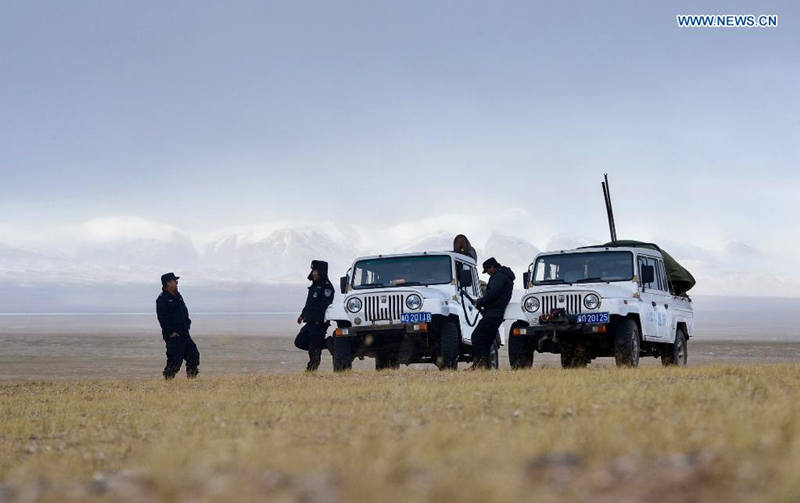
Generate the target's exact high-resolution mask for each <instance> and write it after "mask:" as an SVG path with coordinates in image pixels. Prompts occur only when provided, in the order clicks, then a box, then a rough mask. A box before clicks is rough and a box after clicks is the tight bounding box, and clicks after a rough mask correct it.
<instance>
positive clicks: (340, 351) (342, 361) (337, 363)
mask: <svg viewBox="0 0 800 503" xmlns="http://www.w3.org/2000/svg"><path fill="white" fill-rule="evenodd" d="M352 366H353V342H352V341H351V340H350V338H349V337H334V338H333V371H334V372H342V371H344V370H350V369H351V368H352Z"/></svg>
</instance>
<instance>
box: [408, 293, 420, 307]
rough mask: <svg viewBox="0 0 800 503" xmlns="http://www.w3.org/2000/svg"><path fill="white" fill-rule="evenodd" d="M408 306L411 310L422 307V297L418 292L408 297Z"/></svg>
mask: <svg viewBox="0 0 800 503" xmlns="http://www.w3.org/2000/svg"><path fill="white" fill-rule="evenodd" d="M406 307H407V308H409V309H411V310H416V309H419V308H420V307H422V297H420V296H419V295H417V294H416V293H412V294H411V295H409V296H408V297H406Z"/></svg>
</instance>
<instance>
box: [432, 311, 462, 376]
mask: <svg viewBox="0 0 800 503" xmlns="http://www.w3.org/2000/svg"><path fill="white" fill-rule="evenodd" d="M440 336H441V341H442V343H441V354H440V355H439V360H438V361H437V363H436V364H437V366H438V367H439V370H457V369H458V353H459V351H458V349H459V347H460V346H461V340H460V339H461V337H459V335H458V328H456V324H455V323H453V322H452V321H449V320H446V321H444V322H443V323H442V328H441V331H440Z"/></svg>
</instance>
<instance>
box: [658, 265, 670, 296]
mask: <svg viewBox="0 0 800 503" xmlns="http://www.w3.org/2000/svg"><path fill="white" fill-rule="evenodd" d="M658 269H659V270H660V271H661V279H662V282H661V289H662V290H664V291H665V292H669V278H667V269H666V268H665V267H664V261H663V260H659V261H658Z"/></svg>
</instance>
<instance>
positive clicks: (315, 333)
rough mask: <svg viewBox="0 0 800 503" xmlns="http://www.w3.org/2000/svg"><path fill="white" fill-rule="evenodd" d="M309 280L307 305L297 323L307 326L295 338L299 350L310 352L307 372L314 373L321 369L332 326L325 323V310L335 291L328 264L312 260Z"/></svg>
mask: <svg viewBox="0 0 800 503" xmlns="http://www.w3.org/2000/svg"><path fill="white" fill-rule="evenodd" d="M308 279H309V281H311V285H310V286H309V287H308V295H307V296H306V305H305V306H304V307H303V311H302V312H301V313H300V316H298V317H297V323H298V324H300V323H303V322H305V325H304V326H303V328H301V329H300V332H299V333H298V334H297V337H295V340H294V345H295V346H296V347H297V348H298V349H302V350H304V351H308V365H307V366H306V370H307V371H309V372H313V371H315V370H317V369H318V368H319V364H320V360H321V358H322V348H323V347H324V345H325V333H326V332H327V331H328V327H329V326H330V323H328V322H326V321H325V310H326V309H327V308H328V306H329V305H331V302H333V295H334V289H333V285H332V284H331V282H330V281H329V280H328V263H327V262H324V261H322V260H312V261H311V273H310V274H309V275H308Z"/></svg>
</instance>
